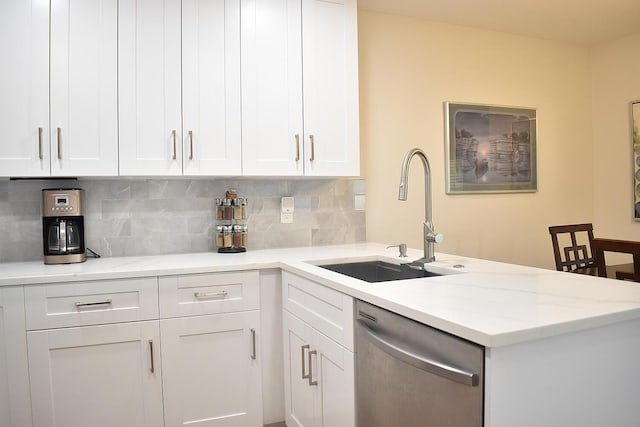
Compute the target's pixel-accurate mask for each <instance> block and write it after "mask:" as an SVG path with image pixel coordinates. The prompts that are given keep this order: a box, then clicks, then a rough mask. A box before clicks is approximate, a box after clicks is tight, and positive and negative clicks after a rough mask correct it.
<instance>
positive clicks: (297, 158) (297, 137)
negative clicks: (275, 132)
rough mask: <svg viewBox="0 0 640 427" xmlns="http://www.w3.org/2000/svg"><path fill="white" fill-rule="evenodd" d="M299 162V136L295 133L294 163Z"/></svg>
mask: <svg viewBox="0 0 640 427" xmlns="http://www.w3.org/2000/svg"><path fill="white" fill-rule="evenodd" d="M299 161H300V135H299V134H297V133H296V162H299Z"/></svg>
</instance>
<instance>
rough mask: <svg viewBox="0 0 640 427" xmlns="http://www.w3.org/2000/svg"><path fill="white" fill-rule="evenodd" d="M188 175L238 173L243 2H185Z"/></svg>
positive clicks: (184, 95) (184, 99)
mask: <svg viewBox="0 0 640 427" xmlns="http://www.w3.org/2000/svg"><path fill="white" fill-rule="evenodd" d="M182 109H183V135H182V141H183V165H184V175H240V174H241V173H242V158H241V157H242V149H241V138H240V132H241V126H240V0H184V1H183V2H182Z"/></svg>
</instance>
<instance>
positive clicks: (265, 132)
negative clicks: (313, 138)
mask: <svg viewBox="0 0 640 427" xmlns="http://www.w3.org/2000/svg"><path fill="white" fill-rule="evenodd" d="M301 13H302V12H301V3H300V0H246V1H243V2H242V124H243V127H242V151H243V156H242V169H243V174H244V175H303V173H304V160H303V147H302V142H303V141H302V138H303V128H302V30H301V21H300V19H301V17H300V16H301Z"/></svg>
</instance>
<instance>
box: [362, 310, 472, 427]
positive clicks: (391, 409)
mask: <svg viewBox="0 0 640 427" xmlns="http://www.w3.org/2000/svg"><path fill="white" fill-rule="evenodd" d="M355 313H356V325H355V329H356V414H357V415H356V416H357V421H358V426H360V427H395V426H397V427H446V426H449V427H471V426H473V427H481V426H482V425H483V404H484V402H483V397H484V347H481V346H479V345H476V344H474V343H471V342H468V341H465V340H463V339H461V338H458V337H455V336H453V335H449V334H447V333H445V332H442V331H439V330H437V329H434V328H431V327H429V326H426V325H423V324H421V323H418V322H415V321H413V320H410V319H407V318H405V317H402V316H400V315H398V314H395V313H392V312H390V311H387V310H384V309H382V308H379V307H376V306H374V305H371V304H368V303H366V302H363V301H357V302H356V311H355Z"/></svg>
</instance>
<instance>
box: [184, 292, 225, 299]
mask: <svg viewBox="0 0 640 427" xmlns="http://www.w3.org/2000/svg"><path fill="white" fill-rule="evenodd" d="M227 295H229V292H227V291H220V292H196V293H194V294H193V296H194V297H196V299H213V298H221V299H224V298H226V297H227Z"/></svg>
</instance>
